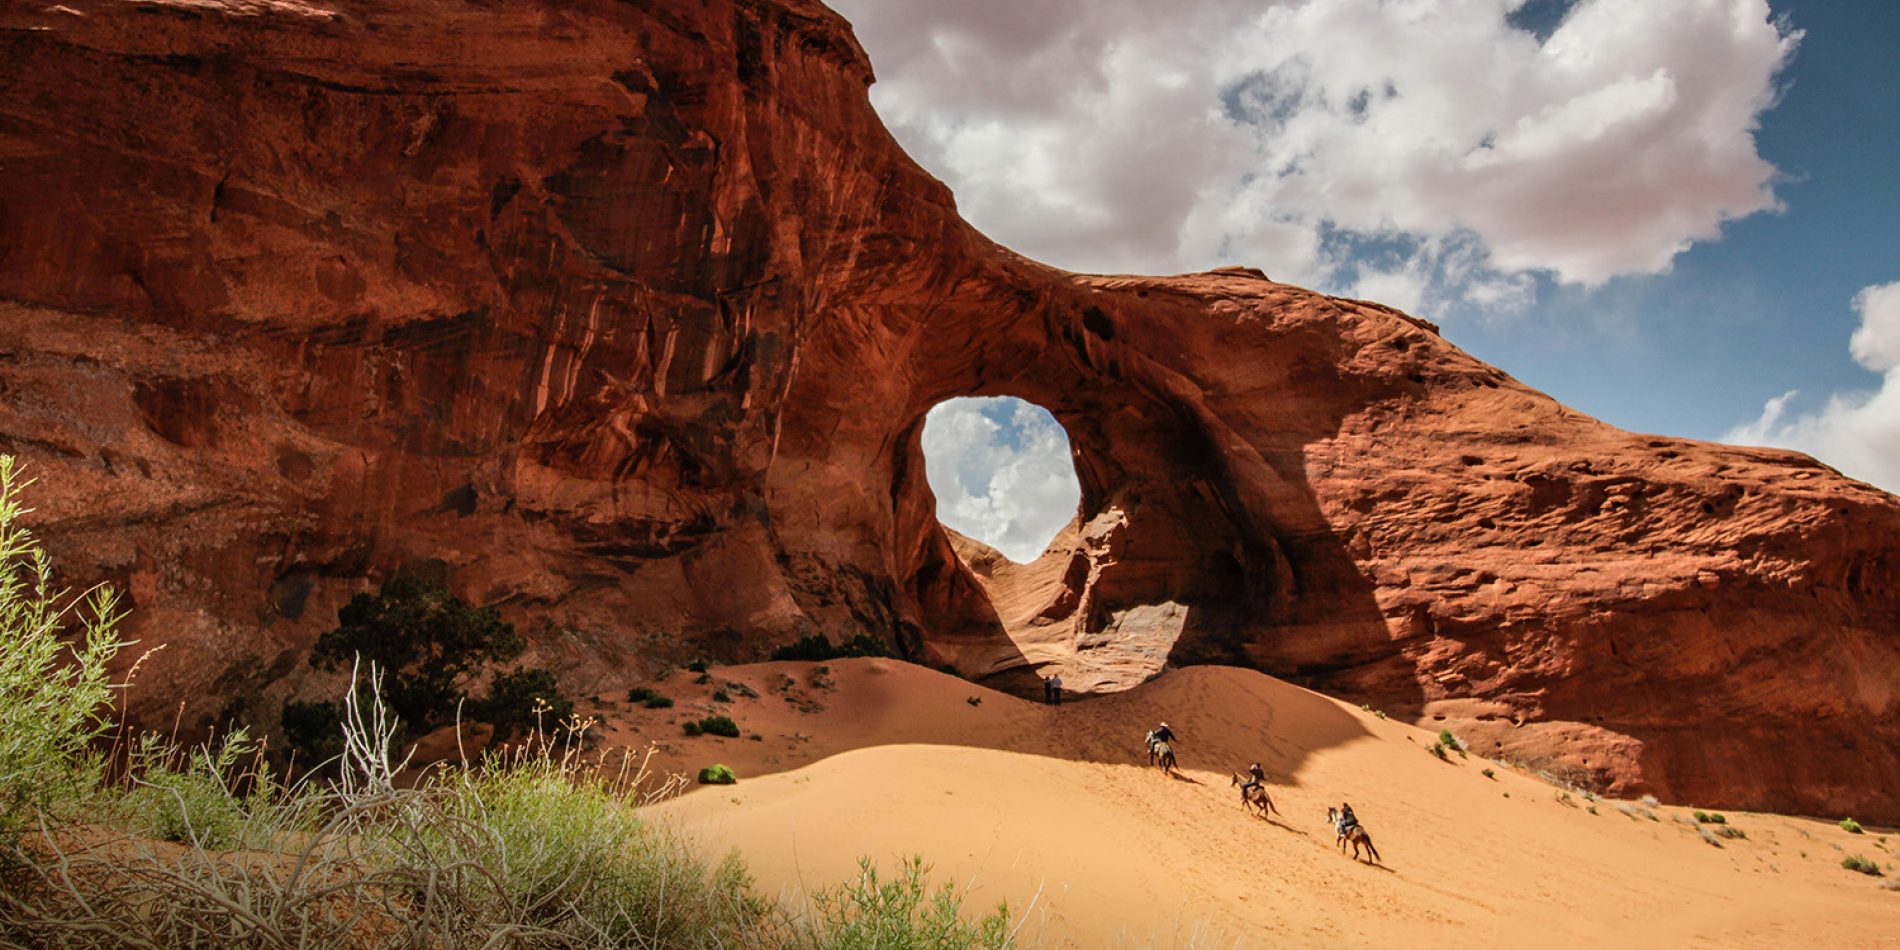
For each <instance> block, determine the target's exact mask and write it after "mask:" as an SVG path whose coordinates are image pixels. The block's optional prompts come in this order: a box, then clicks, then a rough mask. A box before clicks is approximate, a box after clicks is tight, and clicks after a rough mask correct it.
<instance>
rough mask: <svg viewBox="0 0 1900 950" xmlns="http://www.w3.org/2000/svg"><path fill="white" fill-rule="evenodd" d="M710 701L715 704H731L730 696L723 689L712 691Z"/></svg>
mask: <svg viewBox="0 0 1900 950" xmlns="http://www.w3.org/2000/svg"><path fill="white" fill-rule="evenodd" d="M712 700H713V702H715V703H729V702H732V694H731V693H728V692H726V691H725V690H723V689H716V690H713V694H712Z"/></svg>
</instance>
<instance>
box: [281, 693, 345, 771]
mask: <svg viewBox="0 0 1900 950" xmlns="http://www.w3.org/2000/svg"><path fill="white" fill-rule="evenodd" d="M283 723H284V739H285V740H287V741H288V742H289V743H290V747H291V748H292V749H295V750H297V751H298V752H299V753H301V754H302V755H305V756H307V757H308V758H309V761H307V762H304V763H303V764H304V765H306V766H314V765H317V764H318V763H322V762H328V761H330V760H331V759H334V758H336V757H337V756H339V755H341V754H343V710H342V709H341V708H340V707H338V706H337V704H336V703H333V702H328V701H325V702H304V701H302V700H295V699H293V700H291V701H290V702H287V703H285V704H284V712H283Z"/></svg>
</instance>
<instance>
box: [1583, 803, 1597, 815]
mask: <svg viewBox="0 0 1900 950" xmlns="http://www.w3.org/2000/svg"><path fill="white" fill-rule="evenodd" d="M1583 810H1584V811H1587V812H1589V813H1590V814H1592V815H1594V814H1596V813H1597V806H1595V805H1585V806H1583Z"/></svg>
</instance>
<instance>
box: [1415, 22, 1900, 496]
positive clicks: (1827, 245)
mask: <svg viewBox="0 0 1900 950" xmlns="http://www.w3.org/2000/svg"><path fill="white" fill-rule="evenodd" d="M1774 9H1775V10H1776V11H1777V12H1778V13H1781V14H1783V15H1785V16H1787V17H1788V19H1789V20H1790V21H1791V22H1792V23H1793V25H1794V26H1795V27H1796V28H1798V29H1800V30H1801V31H1802V37H1801V42H1800V45H1799V47H1798V49H1797V51H1796V53H1795V55H1794V58H1793V61H1792V63H1791V64H1790V66H1789V67H1788V68H1787V69H1786V70H1785V72H1784V73H1783V75H1782V76H1781V78H1780V81H1779V83H1778V87H1779V88H1780V90H1781V99H1780V101H1779V102H1778V103H1777V104H1776V105H1775V106H1774V107H1773V108H1771V109H1769V110H1767V111H1766V112H1765V113H1763V115H1762V119H1761V129H1760V131H1759V132H1758V133H1757V134H1756V142H1757V143H1758V148H1759V150H1760V154H1761V156H1762V157H1763V158H1765V159H1767V160H1768V161H1769V162H1771V163H1772V164H1774V166H1775V167H1776V168H1777V169H1779V170H1780V173H1781V179H1780V180H1779V181H1778V182H1777V184H1776V185H1775V193H1776V195H1777V196H1778V197H1779V198H1780V199H1781V203H1782V205H1783V210H1782V211H1780V212H1779V213H1764V214H1758V215H1754V216H1751V217H1748V218H1744V219H1742V220H1739V221H1734V222H1731V223H1729V224H1728V225H1727V226H1726V227H1725V228H1724V232H1723V235H1722V237H1721V238H1720V239H1719V240H1715V241H1707V242H1702V243H1698V244H1696V245H1694V246H1693V247H1691V248H1690V249H1689V250H1688V251H1687V252H1685V253H1683V254H1682V255H1680V256H1679V257H1677V258H1676V259H1675V261H1674V266H1673V267H1672V268H1671V271H1670V272H1669V273H1667V274H1663V275H1658V276H1641V277H1628V278H1622V279H1618V280H1615V281H1612V282H1611V283H1610V284H1608V285H1606V286H1604V287H1602V288H1600V289H1596V290H1584V289H1581V288H1574V287H1573V288H1561V289H1560V288H1555V287H1553V286H1552V285H1551V283H1550V282H1549V280H1548V279H1545V280H1544V281H1543V284H1542V286H1540V288H1539V290H1540V293H1539V299H1538V303H1537V304H1535V305H1534V306H1533V307H1531V308H1530V309H1529V310H1528V311H1526V312H1525V313H1523V314H1520V315H1517V316H1516V317H1514V318H1513V319H1509V320H1493V321H1488V322H1474V323H1467V322H1464V321H1461V320H1458V319H1457V318H1456V316H1455V315H1454V316H1452V317H1449V318H1446V319H1445V322H1446V324H1447V327H1446V333H1447V335H1449V336H1450V337H1451V339H1452V340H1453V341H1454V342H1456V343H1458V344H1459V345H1460V346H1462V347H1464V348H1465V349H1467V350H1469V351H1470V352H1472V353H1473V354H1475V355H1477V356H1479V357H1481V358H1483V359H1485V360H1486V361H1488V362H1491V363H1494V364H1496V365H1498V366H1500V367H1502V368H1504V369H1505V370H1506V371H1507V372H1509V373H1511V374H1512V375H1514V376H1516V377H1518V378H1519V379H1521V380H1524V381H1525V382H1527V383H1529V384H1531V385H1533V386H1536V387H1538V388H1539V389H1542V390H1544V391H1546V392H1548V393H1550V394H1551V395H1553V396H1556V397H1557V398H1559V399H1561V400H1563V401H1564V402H1566V403H1568V404H1570V405H1572V406H1574V407H1576V408H1578V409H1581V410H1583V411H1585V412H1588V413H1591V414H1592V415H1595V416H1598V417H1599V418H1602V419H1605V420H1607V421H1609V422H1611V423H1613V424H1615V425H1618V426H1622V427H1624V428H1627V429H1635V430H1639V431H1645V432H1658V433H1665V434H1669V435H1679V436H1689V437H1692V438H1702V439H1720V438H1722V437H1723V435H1724V434H1726V433H1727V432H1729V430H1731V429H1732V428H1734V427H1736V426H1739V425H1742V424H1744V423H1746V422H1748V421H1750V420H1753V419H1754V418H1756V416H1758V415H1759V414H1760V412H1761V409H1762V406H1763V405H1764V404H1765V403H1766V402H1767V401H1768V400H1769V399H1772V398H1775V397H1777V396H1779V395H1781V394H1783V393H1785V392H1788V391H1790V390H1794V391H1798V392H1799V393H1800V395H1799V396H1797V397H1796V400H1795V403H1794V405H1795V406H1796V407H1804V408H1807V409H1810V410H1818V409H1820V408H1822V406H1823V404H1824V402H1825V400H1826V399H1827V397H1828V396H1829V395H1831V394H1833V393H1835V392H1837V391H1840V390H1844V389H1845V390H1855V389H1865V390H1872V389H1875V388H1877V387H1879V386H1880V385H1881V381H1882V380H1881V374H1879V373H1875V372H1873V371H1871V370H1868V369H1866V368H1865V367H1863V366H1861V365H1859V364H1857V363H1856V362H1855V361H1854V359H1853V358H1852V357H1851V356H1850V355H1849V353H1848V338H1849V337H1850V336H1851V335H1852V334H1853V332H1854V330H1855V328H1856V326H1857V325H1858V323H1859V318H1858V316H1857V315H1856V314H1855V312H1854V310H1853V308H1852V307H1851V305H1850V304H1851V301H1852V299H1853V297H1854V295H1855V294H1856V293H1857V292H1859V291H1860V290H1861V289H1862V288H1863V287H1868V286H1873V285H1876V284H1883V283H1887V282H1891V281H1896V280H1900V3H1895V2H1893V0H1873V2H1852V0H1847V2H1842V0H1829V2H1819V3H1817V2H1807V3H1781V4H1775V5H1774ZM1896 451H1900V447H1896ZM1886 487H1888V488H1890V489H1900V485H1893V484H1889V485H1887V486H1886Z"/></svg>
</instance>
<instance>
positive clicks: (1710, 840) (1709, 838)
mask: <svg viewBox="0 0 1900 950" xmlns="http://www.w3.org/2000/svg"><path fill="white" fill-rule="evenodd" d="M1696 831H1697V832H1698V833H1700V834H1701V835H1702V840H1703V841H1704V842H1706V843H1707V844H1708V845H1709V847H1712V848H1719V847H1721V846H1722V840H1721V839H1720V838H1717V837H1716V836H1715V832H1713V831H1710V830H1709V829H1707V828H1704V827H1702V826H1700V825H1697V826H1696Z"/></svg>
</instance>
